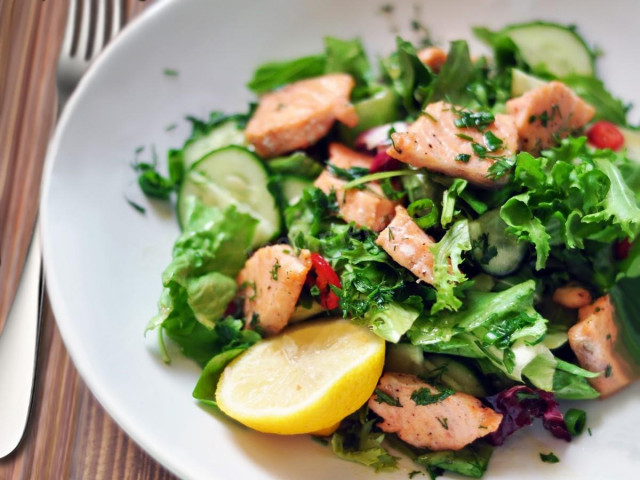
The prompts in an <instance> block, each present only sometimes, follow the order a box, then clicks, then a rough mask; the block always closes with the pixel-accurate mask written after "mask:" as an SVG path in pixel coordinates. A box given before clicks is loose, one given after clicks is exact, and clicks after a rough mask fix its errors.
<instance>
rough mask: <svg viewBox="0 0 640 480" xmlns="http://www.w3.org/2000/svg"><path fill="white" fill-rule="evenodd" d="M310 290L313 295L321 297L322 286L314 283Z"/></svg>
mask: <svg viewBox="0 0 640 480" xmlns="http://www.w3.org/2000/svg"><path fill="white" fill-rule="evenodd" d="M309 292H310V293H311V295H313V296H314V297H319V296H320V293H321V291H320V287H318V286H317V285H314V286H313V287H311V288H310V289H309Z"/></svg>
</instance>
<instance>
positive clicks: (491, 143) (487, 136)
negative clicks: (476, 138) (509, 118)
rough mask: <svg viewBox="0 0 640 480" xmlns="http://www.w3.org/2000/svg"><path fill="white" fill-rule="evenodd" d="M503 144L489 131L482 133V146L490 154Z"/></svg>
mask: <svg viewBox="0 0 640 480" xmlns="http://www.w3.org/2000/svg"><path fill="white" fill-rule="evenodd" d="M503 143H504V142H503V141H502V139H501V138H498V137H496V136H495V134H494V133H493V132H492V131H491V130H488V131H486V132H484V144H485V145H486V147H487V150H489V151H490V152H495V151H496V150H500V149H501V148H502V144H503Z"/></svg>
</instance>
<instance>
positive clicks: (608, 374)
mask: <svg viewBox="0 0 640 480" xmlns="http://www.w3.org/2000/svg"><path fill="white" fill-rule="evenodd" d="M610 376H611V365H607V368H605V369H604V378H609V377H610Z"/></svg>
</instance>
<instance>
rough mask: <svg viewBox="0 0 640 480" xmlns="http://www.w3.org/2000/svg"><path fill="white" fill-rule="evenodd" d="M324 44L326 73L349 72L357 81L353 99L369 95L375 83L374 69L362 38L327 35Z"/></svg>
mask: <svg viewBox="0 0 640 480" xmlns="http://www.w3.org/2000/svg"><path fill="white" fill-rule="evenodd" d="M324 46H325V54H326V57H327V61H326V65H325V73H333V72H344V73H348V74H349V75H351V76H352V77H353V79H354V80H355V82H356V86H355V88H354V92H353V93H352V95H351V97H352V99H354V100H358V99H362V98H365V97H367V96H368V95H369V94H370V93H371V92H370V88H369V87H370V85H371V84H372V83H373V71H372V70H371V65H370V64H369V60H368V58H367V54H366V53H365V51H364V48H363V46H362V42H361V41H360V39H353V40H340V39H339V38H335V37H325V39H324Z"/></svg>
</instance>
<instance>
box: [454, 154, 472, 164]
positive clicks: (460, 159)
mask: <svg viewBox="0 0 640 480" xmlns="http://www.w3.org/2000/svg"><path fill="white" fill-rule="evenodd" d="M470 159H471V155H469V154H468V153H459V154H457V155H456V161H457V162H464V163H467V162H468V161H469V160H470Z"/></svg>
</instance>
